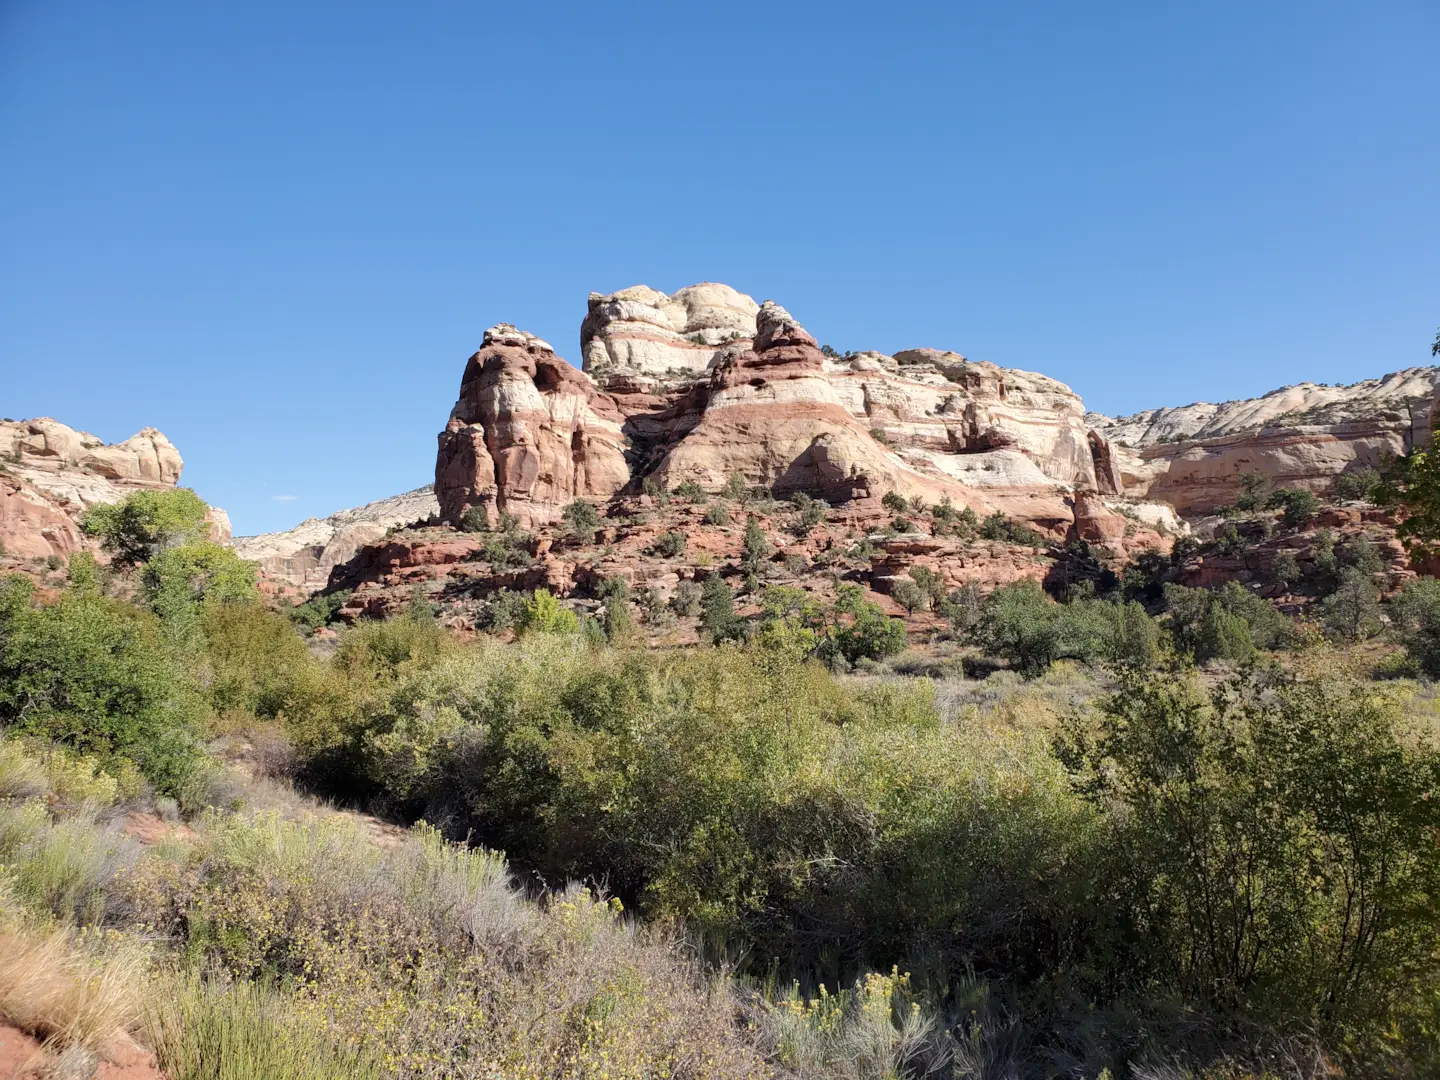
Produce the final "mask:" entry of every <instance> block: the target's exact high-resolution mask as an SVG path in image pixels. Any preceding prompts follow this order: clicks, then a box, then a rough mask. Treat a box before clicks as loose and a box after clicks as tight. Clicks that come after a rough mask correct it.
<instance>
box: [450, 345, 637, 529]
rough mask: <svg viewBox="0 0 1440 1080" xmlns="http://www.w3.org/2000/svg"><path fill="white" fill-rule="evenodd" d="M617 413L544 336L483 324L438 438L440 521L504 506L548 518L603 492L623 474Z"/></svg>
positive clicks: (519, 516)
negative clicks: (482, 336) (481, 339)
mask: <svg viewBox="0 0 1440 1080" xmlns="http://www.w3.org/2000/svg"><path fill="white" fill-rule="evenodd" d="M623 419H624V418H623V416H622V414H621V412H620V410H619V408H618V407H617V406H616V404H615V401H614V399H613V398H611V397H609V396H608V395H606V394H603V393H601V392H600V391H599V390H598V389H597V388H596V386H595V384H594V382H593V381H592V380H591V379H590V377H589V376H588V375H586V374H584V373H583V372H581V371H578V370H576V369H575V368H574V367H572V366H571V365H570V364H567V363H566V362H565V361H564V360H562V359H560V357H558V356H556V355H555V350H554V349H552V348H551V347H550V345H549V344H548V343H547V342H544V341H541V340H540V339H539V338H537V337H535V336H534V335H533V334H528V333H525V332H524V331H521V330H517V329H516V328H515V327H513V326H509V325H507V324H501V325H499V326H493V327H491V328H490V329H489V330H487V331H485V339H484V342H483V343H482V345H481V346H480V349H479V350H478V351H477V352H476V353H475V355H473V356H472V357H470V360H469V362H468V363H467V364H466V366H465V374H464V377H463V378H462V379H461V381H460V398H459V400H458V401H457V402H456V403H455V407H454V408H453V409H452V410H451V412H450V421H449V423H448V424H447V425H446V427H445V430H444V431H443V432H441V433H440V436H439V452H438V454H437V456H436V461H435V497H436V499H437V500H438V502H439V505H440V512H441V514H442V515H443V516H444V517H445V519H446V520H448V521H452V522H457V521H459V520H460V518H461V516H462V515H463V514H464V513H465V511H466V510H467V509H469V508H470V507H472V506H483V507H485V508H486V509H487V511H488V512H491V513H492V514H493V513H494V512H495V511H504V512H506V513H508V514H510V515H512V516H513V517H515V518H516V520H518V521H520V522H521V523H522V524H525V525H533V524H537V523H541V522H546V521H552V520H554V519H555V518H557V517H559V515H560V511H561V509H562V508H563V507H564V506H565V505H566V504H567V503H569V502H571V501H572V500H574V499H577V498H586V497H589V498H606V497H608V496H610V495H613V494H615V493H616V492H617V491H619V490H620V489H621V488H623V487H624V486H625V485H626V483H628V482H629V480H630V468H629V465H628V464H627V463H626V460H625V439H624V436H623V435H622V433H621V430H620V429H621V424H622V423H623Z"/></svg>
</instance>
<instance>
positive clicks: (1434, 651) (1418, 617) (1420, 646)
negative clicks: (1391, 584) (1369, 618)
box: [1390, 578, 1440, 679]
mask: <svg viewBox="0 0 1440 1080" xmlns="http://www.w3.org/2000/svg"><path fill="white" fill-rule="evenodd" d="M1390 610H1391V621H1392V623H1393V625H1394V634H1395V637H1396V639H1397V640H1398V641H1399V642H1400V644H1401V645H1403V646H1404V647H1405V652H1406V653H1407V654H1408V655H1409V657H1410V659H1411V660H1413V661H1414V662H1415V664H1416V666H1418V667H1419V669H1420V670H1421V671H1422V672H1424V673H1425V674H1426V675H1428V676H1429V677H1430V678H1432V679H1436V678H1440V581H1437V580H1435V579H1434V578H1419V579H1418V580H1416V581H1412V582H1410V583H1409V584H1408V585H1406V586H1405V588H1403V589H1401V590H1400V595H1399V596H1397V597H1396V598H1395V599H1394V601H1393V602H1392V603H1391V605H1390Z"/></svg>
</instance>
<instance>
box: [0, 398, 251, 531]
mask: <svg viewBox="0 0 1440 1080" xmlns="http://www.w3.org/2000/svg"><path fill="white" fill-rule="evenodd" d="M183 467H184V462H183V461H182V460H181V458H180V452H179V451H178V450H176V449H175V447H174V445H173V444H172V443H171V442H170V440H169V439H167V438H166V437H165V436H164V435H163V434H161V433H160V432H159V431H157V430H155V429H154V428H143V429H142V430H140V431H139V432H137V433H136V434H134V435H132V436H130V438H128V439H126V440H125V441H124V442H119V443H106V442H105V441H104V440H103V439H98V438H96V437H95V436H94V435H91V434H89V433H87V432H84V431H77V430H75V429H74V428H71V427H67V426H66V425H65V424H62V423H60V422H59V421H57V420H52V419H51V418H49V417H40V418H38V419H35V420H18V421H17V420H4V421H0V553H3V554H5V555H8V556H9V557H11V558H15V559H50V558H60V559H67V558H69V556H70V555H71V554H73V553H74V552H76V551H79V550H80V549H81V548H82V547H83V546H84V537H83V535H82V533H81V531H80V528H79V520H80V518H81V516H82V515H83V514H84V512H85V511H86V510H87V509H89V508H90V507H91V506H94V505H95V504H97V503H115V502H119V501H120V500H121V499H123V498H125V496H127V495H129V494H130V493H131V492H132V491H139V490H143V489H146V488H151V489H164V488H171V487H174V486H175V485H176V484H177V483H178V482H179V480H180V471H181V469H182V468H183ZM211 526H212V528H211V533H212V536H213V537H214V538H215V539H216V540H218V541H220V542H222V543H223V542H228V541H229V539H230V520H229V518H228V517H227V516H226V515H225V511H223V510H221V509H219V508H212V510H211Z"/></svg>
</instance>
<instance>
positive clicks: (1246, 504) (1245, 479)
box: [1235, 472, 1270, 512]
mask: <svg viewBox="0 0 1440 1080" xmlns="http://www.w3.org/2000/svg"><path fill="white" fill-rule="evenodd" d="M1239 481H1240V494H1239V495H1237V496H1236V497H1235V507H1236V509H1239V510H1244V511H1247V512H1249V511H1253V510H1258V509H1260V505H1261V503H1262V502H1263V501H1264V500H1263V499H1262V497H1261V496H1262V495H1263V494H1264V492H1265V488H1266V485H1268V484H1269V483H1270V481H1269V479H1268V478H1267V477H1266V476H1265V474H1264V473H1259V472H1243V473H1241V474H1240V477H1239Z"/></svg>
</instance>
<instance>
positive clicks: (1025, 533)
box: [979, 510, 1045, 547]
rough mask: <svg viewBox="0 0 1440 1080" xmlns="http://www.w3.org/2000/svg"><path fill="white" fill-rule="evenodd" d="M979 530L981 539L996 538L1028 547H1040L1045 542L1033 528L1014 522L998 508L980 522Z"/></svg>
mask: <svg viewBox="0 0 1440 1080" xmlns="http://www.w3.org/2000/svg"><path fill="white" fill-rule="evenodd" d="M979 532H980V537H981V539H983V540H998V541H1002V542H1005V543H1010V544H1022V545H1025V546H1028V547H1040V546H1042V545H1043V544H1044V543H1045V538H1044V537H1043V536H1041V535H1040V534H1039V533H1038V532H1036V531H1035V530H1034V529H1031V528H1027V527H1026V526H1024V525H1018V524H1016V523H1015V522H1013V521H1011V520H1010V519H1009V518H1007V517H1006V516H1005V515H1004V514H1002V513H1001V512H1000V511H999V510H997V511H995V513H993V514H991V515H990V516H989V517H987V518H986V519H985V520H984V521H982V522H981V523H980V528H979Z"/></svg>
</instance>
